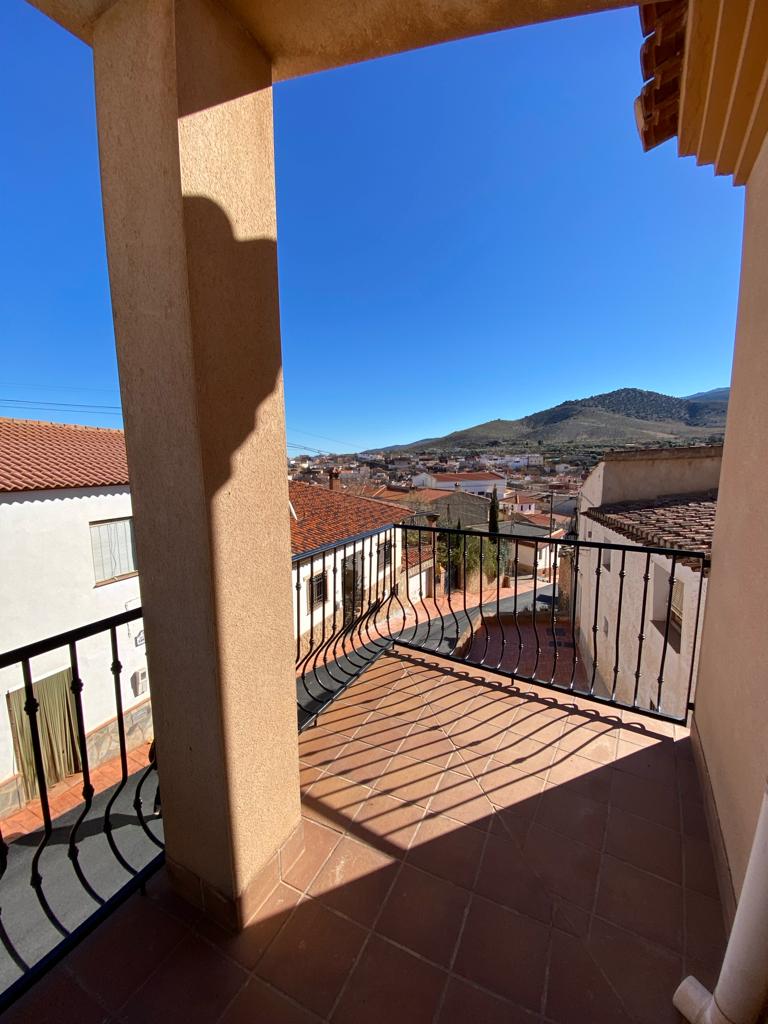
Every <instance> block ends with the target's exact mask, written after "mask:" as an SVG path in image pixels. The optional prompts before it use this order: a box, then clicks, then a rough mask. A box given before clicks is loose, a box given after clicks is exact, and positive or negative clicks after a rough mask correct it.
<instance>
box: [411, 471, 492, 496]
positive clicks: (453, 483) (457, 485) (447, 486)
mask: <svg viewBox="0 0 768 1024" xmlns="http://www.w3.org/2000/svg"><path fill="white" fill-rule="evenodd" d="M411 483H412V484H413V486H414V487H430V488H433V489H434V490H438V491H466V492H467V493H468V494H479V495H480V496H481V497H483V498H490V497H491V495H492V494H493V489H494V487H495V488H496V491H497V493H498V494H499V495H501V494H503V493H504V489H505V488H506V486H507V478H506V476H504V474H503V473H495V472H494V471H493V470H486V471H485V472H483V473H417V474H416V475H415V476H413V477H412V478H411Z"/></svg>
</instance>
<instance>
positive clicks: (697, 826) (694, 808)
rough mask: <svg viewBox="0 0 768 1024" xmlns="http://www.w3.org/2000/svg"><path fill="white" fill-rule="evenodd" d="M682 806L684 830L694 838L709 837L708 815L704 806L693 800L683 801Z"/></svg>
mask: <svg viewBox="0 0 768 1024" xmlns="http://www.w3.org/2000/svg"><path fill="white" fill-rule="evenodd" d="M680 808H681V810H682V815H683V832H684V833H685V835H687V836H691V837H692V838H694V839H709V829H708V827H707V817H706V815H705V813H704V807H703V806H702V805H701V804H697V803H695V802H694V801H693V800H683V801H681V804H680Z"/></svg>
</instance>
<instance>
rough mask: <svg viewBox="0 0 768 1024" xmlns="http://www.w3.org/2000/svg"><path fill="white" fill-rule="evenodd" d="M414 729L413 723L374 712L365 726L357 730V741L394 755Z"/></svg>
mask: <svg viewBox="0 0 768 1024" xmlns="http://www.w3.org/2000/svg"><path fill="white" fill-rule="evenodd" d="M412 728H413V723H412V722H404V721H402V720H401V719H399V718H390V717H388V716H386V715H382V714H381V713H380V712H379V711H372V712H371V714H370V715H369V716H368V718H367V719H366V721H365V722H364V724H363V725H361V726H360V727H359V728H358V729H357V730H356V732H355V739H356V740H360V741H361V742H363V743H368V744H370V746H372V747H378V748H379V749H381V750H387V751H389V752H390V753H391V754H394V753H395V752H396V751H397V750H399V749H400V746H401V745H402V742H403V740H404V739H405V737H406V736H407V735H408V733H409V732H410V731H411V729H412Z"/></svg>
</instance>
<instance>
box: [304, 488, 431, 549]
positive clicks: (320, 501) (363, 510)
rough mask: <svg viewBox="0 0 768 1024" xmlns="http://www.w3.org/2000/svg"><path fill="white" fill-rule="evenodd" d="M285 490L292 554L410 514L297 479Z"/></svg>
mask: <svg viewBox="0 0 768 1024" xmlns="http://www.w3.org/2000/svg"><path fill="white" fill-rule="evenodd" d="M288 490H289V495H290V499H291V505H292V506H293V510H294V512H295V513H296V519H294V518H293V516H291V548H292V550H293V554H294V555H299V554H303V553H304V552H305V551H313V550H314V549H315V548H319V547H322V546H323V545H324V544H333V543H335V542H336V541H342V540H346V538H347V537H355V536H357V535H358V534H360V533H367V532H368V531H370V530H376V529H379V528H383V527H385V526H389V525H390V524H391V523H399V522H401V521H402V520H403V519H406V518H408V516H411V515H413V513H412V511H411V509H409V508H402V507H400V506H398V505H389V504H387V503H385V502H383V501H374V500H372V499H370V498H358V497H357V496H356V495H353V494H347V493H345V492H344V491H336V490H333V491H331V490H328V489H327V488H325V487H318V486H315V485H314V484H305V483H300V482H299V481H297V480H291V481H289V483H288Z"/></svg>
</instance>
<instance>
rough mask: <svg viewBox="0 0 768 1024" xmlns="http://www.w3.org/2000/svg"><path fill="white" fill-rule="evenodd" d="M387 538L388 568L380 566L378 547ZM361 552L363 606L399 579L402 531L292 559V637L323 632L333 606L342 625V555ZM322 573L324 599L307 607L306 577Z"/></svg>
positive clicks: (392, 530)
mask: <svg viewBox="0 0 768 1024" xmlns="http://www.w3.org/2000/svg"><path fill="white" fill-rule="evenodd" d="M386 540H391V541H392V565H391V568H390V567H386V568H381V569H379V567H378V558H377V552H378V546H379V544H381V545H383V544H384V542H385V541H386ZM360 552H361V553H362V557H363V606H364V607H366V606H367V605H368V603H369V602H370V601H375V600H376V597H377V595H378V596H380V597H383V596H384V595H385V594H388V593H389V590H390V588H391V585H392V584H393V583H397V582H398V581H399V579H400V571H401V564H402V531H401V530H394V529H391V528H390V529H386V530H382V531H380V532H379V533H377V534H374V535H373V536H371V537H365V538H363V539H362V540H358V541H350V543H348V544H340V545H339V546H338V547H337V548H336V550H335V552H334V551H326V552H325V554H324V555H323V554H319V555H315V556H313V557H308V558H302V559H301V560H300V561H298V562H294V563H293V566H292V569H291V575H292V591H293V623H294V627H293V628H294V637H298V636H304V635H305V634H306V633H308V632H310V631H311V630H313V629H314V631H315V639H316V640H317V639H318V637H319V636H321V635H322V628H323V620H330V622H328V621H326V630H328V629H329V628H331V627H332V623H333V612H334V608H335V609H336V624H337V626H340V625H341V623H342V622H343V617H344V601H343V596H344V595H343V571H342V566H343V562H344V559H345V558H351V557H352V556H353V555H354V554H356V553H360ZM334 570H335V571H334ZM321 572H325V573H326V580H327V584H326V600H325V603H324V605H322V606H315V608H313V609H310V607H309V600H308V587H309V580H310V578H311V577H312V576H314V575H317V574H319V573H321ZM297 582H298V584H299V586H298V589H297V586H296V584H297Z"/></svg>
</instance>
